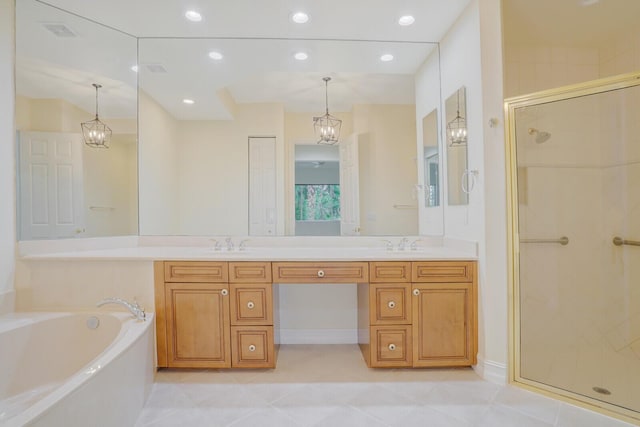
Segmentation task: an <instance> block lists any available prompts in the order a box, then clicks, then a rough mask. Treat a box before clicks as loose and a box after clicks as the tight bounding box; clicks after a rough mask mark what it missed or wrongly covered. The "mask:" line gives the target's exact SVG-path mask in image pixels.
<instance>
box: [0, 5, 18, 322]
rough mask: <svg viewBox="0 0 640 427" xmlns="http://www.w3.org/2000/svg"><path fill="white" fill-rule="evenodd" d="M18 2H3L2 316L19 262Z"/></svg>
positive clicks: (0, 83)
mask: <svg viewBox="0 0 640 427" xmlns="http://www.w3.org/2000/svg"><path fill="white" fill-rule="evenodd" d="M13 17H14V2H13V1H12V0H0V194H2V200H3V201H2V203H0V313H3V312H5V311H10V310H11V309H12V305H13V294H12V290H13V281H14V271H15V260H16V251H15V247H16V218H15V200H16V198H15V194H16V193H15V188H16V185H15V161H14V160H15V152H14V151H15V150H14V147H15V142H14V141H15V129H14V124H13V122H14V98H13V96H14V93H15V90H14V81H13V77H14V58H15V55H14V28H15V25H14V21H13Z"/></svg>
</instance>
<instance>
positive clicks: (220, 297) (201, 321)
mask: <svg viewBox="0 0 640 427" xmlns="http://www.w3.org/2000/svg"><path fill="white" fill-rule="evenodd" d="M154 269H155V303H156V342H157V351H158V367H169V368H174V367H175V368H231V367H238V368H245V367H249V368H272V367H275V353H274V340H273V299H272V285H271V265H270V263H264V262H262V263H250V262H239V263H232V262H229V263H228V262H209V261H157V262H156V263H155V264H154ZM229 272H231V274H229ZM234 282H235V283H234Z"/></svg>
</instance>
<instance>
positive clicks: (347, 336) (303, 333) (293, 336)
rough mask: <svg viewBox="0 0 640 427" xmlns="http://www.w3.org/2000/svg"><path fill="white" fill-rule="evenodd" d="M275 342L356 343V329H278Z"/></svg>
mask: <svg viewBox="0 0 640 427" xmlns="http://www.w3.org/2000/svg"><path fill="white" fill-rule="evenodd" d="M279 341H280V342H276V344H357V343H358V330H357V329H280V340H279Z"/></svg>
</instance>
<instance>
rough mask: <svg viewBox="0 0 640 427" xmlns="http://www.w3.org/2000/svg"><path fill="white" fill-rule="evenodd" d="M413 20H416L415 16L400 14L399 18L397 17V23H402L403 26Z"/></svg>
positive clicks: (411, 22)
mask: <svg viewBox="0 0 640 427" xmlns="http://www.w3.org/2000/svg"><path fill="white" fill-rule="evenodd" d="M414 22H416V18H414V17H413V16H411V15H404V16H401V17H400V19H398V24H400V25H402V26H403V27H406V26H407V25H411V24H413V23H414Z"/></svg>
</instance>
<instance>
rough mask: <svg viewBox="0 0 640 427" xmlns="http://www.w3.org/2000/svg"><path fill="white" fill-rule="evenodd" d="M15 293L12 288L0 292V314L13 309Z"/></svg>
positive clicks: (10, 311)
mask: <svg viewBox="0 0 640 427" xmlns="http://www.w3.org/2000/svg"><path fill="white" fill-rule="evenodd" d="M15 300H16V293H15V291H14V290H10V291H6V292H2V293H0V316H2V315H4V314H8V313H13V312H14V311H15Z"/></svg>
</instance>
